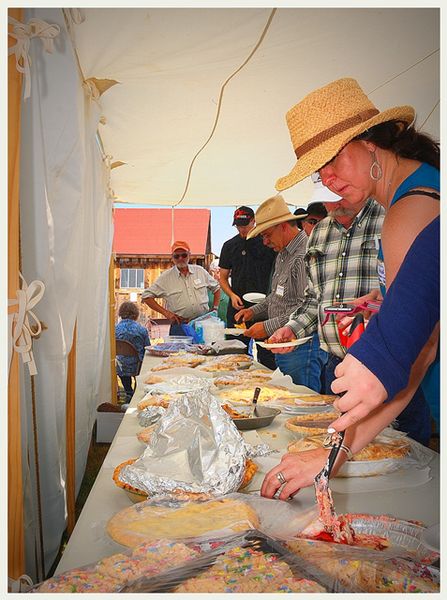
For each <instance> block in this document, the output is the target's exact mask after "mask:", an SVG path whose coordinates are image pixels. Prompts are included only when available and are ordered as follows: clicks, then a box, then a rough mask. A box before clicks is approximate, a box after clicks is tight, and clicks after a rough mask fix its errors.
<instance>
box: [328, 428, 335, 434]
mask: <svg viewBox="0 0 447 600" xmlns="http://www.w3.org/2000/svg"><path fill="white" fill-rule="evenodd" d="M327 432H328V433H335V432H336V429H334V428H333V427H328V428H327Z"/></svg>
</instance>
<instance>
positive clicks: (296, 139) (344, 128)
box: [276, 78, 415, 191]
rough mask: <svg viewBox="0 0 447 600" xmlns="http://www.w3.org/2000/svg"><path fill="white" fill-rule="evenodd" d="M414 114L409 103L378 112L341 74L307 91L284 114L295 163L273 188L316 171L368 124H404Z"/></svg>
mask: <svg viewBox="0 0 447 600" xmlns="http://www.w3.org/2000/svg"><path fill="white" fill-rule="evenodd" d="M414 116H415V112H414V108H413V107H412V106H397V107H394V108H389V109H388V110H385V111H383V112H380V111H379V110H378V109H377V108H376V107H375V106H374V104H373V103H372V102H371V101H370V100H369V99H368V96H367V95H366V94H365V93H364V92H363V90H362V88H361V87H360V86H359V84H358V83H357V81H356V80H355V79H351V78H344V79H338V80H337V81H333V82H332V83H329V84H328V85H326V86H324V87H322V88H320V89H318V90H315V91H313V92H311V93H310V94H308V95H307V96H306V97H305V98H303V100H301V102H299V103H298V104H296V105H295V106H293V107H292V108H291V109H290V110H289V111H288V112H287V114H286V121H287V126H288V128H289V132H290V138H291V140H292V146H293V149H294V150H295V154H296V157H297V159H298V160H297V163H296V164H295V166H294V167H293V169H292V170H291V171H290V173H289V174H288V175H286V176H285V177H281V178H280V179H278V181H277V182H276V189H277V190H279V191H282V190H285V189H287V188H289V187H291V186H292V185H295V184H296V183H298V182H299V181H301V180H302V179H304V178H305V177H308V176H309V175H311V174H312V173H314V172H315V171H318V169H320V168H321V167H322V166H323V165H325V164H326V163H327V162H329V161H330V160H331V159H332V158H334V156H335V155H336V154H338V152H339V151H340V150H341V149H342V148H343V146H345V145H346V144H347V143H348V142H350V141H351V140H352V139H353V138H355V137H356V136H357V135H359V134H361V133H363V132H364V131H366V130H367V129H369V128H370V127H373V126H374V125H378V124H379V123H385V122H386V121H392V120H399V121H404V122H405V123H407V124H410V123H412V122H413V120H414Z"/></svg>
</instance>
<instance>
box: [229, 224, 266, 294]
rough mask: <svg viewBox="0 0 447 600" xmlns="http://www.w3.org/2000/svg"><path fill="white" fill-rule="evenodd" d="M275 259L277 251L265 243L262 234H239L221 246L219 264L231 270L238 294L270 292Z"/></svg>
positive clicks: (234, 287) (232, 283) (233, 283)
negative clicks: (244, 236)
mask: <svg viewBox="0 0 447 600" xmlns="http://www.w3.org/2000/svg"><path fill="white" fill-rule="evenodd" d="M275 259H276V252H275V251H274V250H272V249H271V248H268V247H267V246H264V244H263V242H262V238H261V237H260V236H257V237H255V238H252V239H251V240H247V239H244V238H243V237H241V236H240V235H239V234H237V235H235V236H234V237H233V238H231V239H230V240H227V241H226V242H225V243H224V245H223V246H222V251H221V253H220V258H219V267H220V268H221V269H229V270H230V271H231V273H230V275H231V289H232V290H233V292H234V293H235V294H237V295H238V296H241V297H242V296H243V295H244V294H247V293H248V292H261V293H263V294H267V293H268V292H269V290H270V275H271V272H272V268H273V265H274V262H275Z"/></svg>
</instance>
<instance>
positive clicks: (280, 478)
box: [276, 471, 286, 485]
mask: <svg viewBox="0 0 447 600" xmlns="http://www.w3.org/2000/svg"><path fill="white" fill-rule="evenodd" d="M276 479H277V480H278V481H279V483H280V484H281V485H284V484H285V483H286V478H285V477H284V475H283V473H282V471H279V472H278V473H277V474H276Z"/></svg>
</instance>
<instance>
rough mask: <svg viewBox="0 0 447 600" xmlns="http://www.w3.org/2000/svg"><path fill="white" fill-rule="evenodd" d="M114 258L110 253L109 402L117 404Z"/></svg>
mask: <svg viewBox="0 0 447 600" xmlns="http://www.w3.org/2000/svg"><path fill="white" fill-rule="evenodd" d="M115 308H116V306H115V260H114V256H113V252H112V255H111V257H110V263H109V328H110V335H109V338H110V377H111V387H110V389H111V394H112V398H111V399H110V402H111V403H112V404H118V386H117V383H116V367H115V356H116V353H115Z"/></svg>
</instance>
